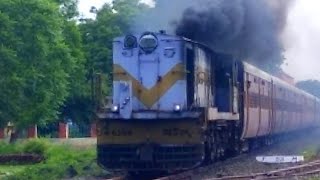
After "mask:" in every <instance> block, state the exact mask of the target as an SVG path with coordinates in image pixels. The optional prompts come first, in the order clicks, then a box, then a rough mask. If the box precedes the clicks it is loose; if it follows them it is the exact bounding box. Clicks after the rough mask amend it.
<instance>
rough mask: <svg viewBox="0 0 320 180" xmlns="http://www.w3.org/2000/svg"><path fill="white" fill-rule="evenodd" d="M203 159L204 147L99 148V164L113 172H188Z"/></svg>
mask: <svg viewBox="0 0 320 180" xmlns="http://www.w3.org/2000/svg"><path fill="white" fill-rule="evenodd" d="M203 156H204V147H203V145H185V146H170V145H168V146H163V145H161V146H160V145H131V146H130V145H98V162H99V164H100V165H102V166H103V167H105V168H107V169H113V170H118V169H127V170H129V171H140V170H143V171H153V170H161V171H166V170H175V169H189V168H192V167H194V166H197V165H198V164H200V163H201V162H202V160H203Z"/></svg>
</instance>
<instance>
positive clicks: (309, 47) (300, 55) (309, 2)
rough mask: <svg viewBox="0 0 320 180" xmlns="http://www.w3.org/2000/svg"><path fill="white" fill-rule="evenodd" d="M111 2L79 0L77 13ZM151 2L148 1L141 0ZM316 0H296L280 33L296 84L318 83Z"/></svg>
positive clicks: (319, 13)
mask: <svg viewBox="0 0 320 180" xmlns="http://www.w3.org/2000/svg"><path fill="white" fill-rule="evenodd" d="M111 1H112V0H79V10H80V13H81V14H82V15H83V16H85V17H91V18H92V17H94V16H93V14H90V13H89V10H90V8H91V6H95V7H96V8H98V9H99V8H100V7H101V6H102V5H103V4H104V3H106V2H111ZM142 1H143V2H146V3H151V2H152V0H142ZM319 7H320V0H296V2H295V4H294V5H293V6H292V7H291V9H290V12H289V16H288V24H287V27H286V29H285V31H284V32H283V36H282V41H283V44H284V49H285V53H284V56H285V58H286V61H285V63H284V64H283V66H282V67H283V69H284V70H285V72H287V73H288V74H289V75H291V76H293V77H294V78H295V79H296V81H299V80H306V79H318V80H320V11H319Z"/></svg>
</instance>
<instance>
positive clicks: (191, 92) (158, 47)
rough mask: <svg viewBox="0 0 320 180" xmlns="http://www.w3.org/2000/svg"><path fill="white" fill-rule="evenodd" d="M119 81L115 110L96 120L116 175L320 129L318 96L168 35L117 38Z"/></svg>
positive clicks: (171, 166) (103, 158)
mask: <svg viewBox="0 0 320 180" xmlns="http://www.w3.org/2000/svg"><path fill="white" fill-rule="evenodd" d="M112 78H113V93H112V105H111V106H110V108H100V110H99V111H98V112H97V114H96V118H97V120H98V125H97V160H98V164H99V165H101V166H102V167H104V168H106V169H109V170H115V171H116V170H126V171H128V172H153V171H161V172H172V171H179V170H187V169H192V168H195V167H197V166H200V165H201V164H203V163H207V162H209V163H210V162H215V161H217V160H219V159H221V158H223V157H225V156H228V155H232V154H237V153H240V152H241V151H243V149H245V147H248V148H250V147H251V146H254V145H255V144H257V142H263V143H268V142H270V141H272V139H273V137H276V136H279V135H281V134H285V133H290V132H295V131H299V130H303V129H308V128H312V127H314V126H316V125H318V124H319V122H320V100H319V99H318V98H316V97H315V96H313V95H310V94H308V93H307V92H305V91H302V90H300V89H298V88H296V87H295V86H294V85H292V84H289V83H287V82H285V81H283V80H281V79H279V78H277V77H275V76H272V75H270V74H268V73H266V72H265V71H262V70H261V69H259V68H257V67H255V66H253V65H250V64H249V63H246V62H245V61H242V60H241V59H239V58H236V57H234V56H232V55H228V54H222V53H219V52H216V51H214V50H212V49H211V48H210V47H208V46H207V45H205V44H202V43H199V42H196V41H193V40H190V39H187V38H184V37H179V36H175V35H169V34H167V33H166V32H164V31H160V32H145V33H140V34H129V35H124V36H121V37H117V38H115V39H114V41H113V73H112Z"/></svg>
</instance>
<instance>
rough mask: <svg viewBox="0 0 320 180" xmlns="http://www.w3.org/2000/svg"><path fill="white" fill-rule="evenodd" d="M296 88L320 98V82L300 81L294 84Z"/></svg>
mask: <svg viewBox="0 0 320 180" xmlns="http://www.w3.org/2000/svg"><path fill="white" fill-rule="evenodd" d="M296 86H297V87H298V88H300V89H302V90H305V91H307V92H308V93H310V94H312V95H314V96H316V97H319V98H320V81H318V80H306V81H300V82H298V83H297V84H296Z"/></svg>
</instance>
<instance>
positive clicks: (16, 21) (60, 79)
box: [0, 0, 81, 126]
mask: <svg viewBox="0 0 320 180" xmlns="http://www.w3.org/2000/svg"><path fill="white" fill-rule="evenodd" d="M59 8H60V6H59V4H57V3H55V2H53V1H52V0H28V1H21V0H1V1H0V74H1V78H0V86H1V87H0V121H1V124H2V125H4V124H6V123H7V122H8V121H11V122H13V123H15V125H17V126H26V125H30V124H36V123H45V122H48V121H49V120H54V119H57V116H58V110H59V109H60V107H61V106H62V105H63V103H64V101H65V99H66V98H67V97H68V95H69V92H70V89H71V88H76V87H77V86H76V84H77V83H73V82H72V81H74V80H75V79H77V78H75V77H74V76H75V75H76V72H77V70H78V69H81V67H79V64H78V62H79V61H78V59H77V57H78V55H77V54H80V52H79V51H78V50H77V48H73V47H74V46H79V45H78V44H76V43H70V42H74V41H72V40H74V39H76V38H77V37H76V33H75V32H76V29H75V26H71V25H70V24H69V25H70V26H68V23H66V21H65V18H64V16H63V15H62V14H61V13H60V9H59ZM67 32H68V33H69V34H68V33H67ZM72 32H73V33H72ZM73 35H75V36H73Z"/></svg>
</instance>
